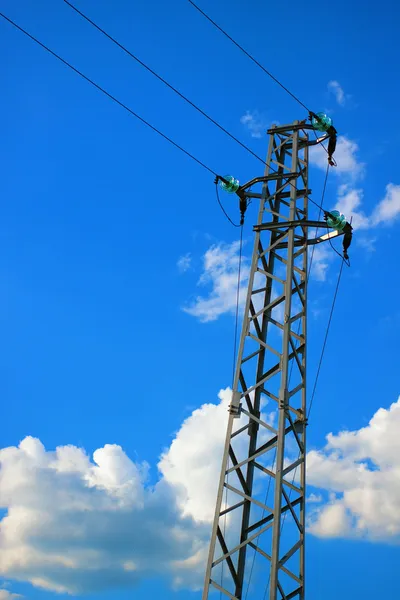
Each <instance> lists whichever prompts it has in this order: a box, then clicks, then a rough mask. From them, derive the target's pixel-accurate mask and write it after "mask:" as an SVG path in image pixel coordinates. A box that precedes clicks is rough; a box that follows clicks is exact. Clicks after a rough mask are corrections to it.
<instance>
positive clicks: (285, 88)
mask: <svg viewBox="0 0 400 600" xmlns="http://www.w3.org/2000/svg"><path fill="white" fill-rule="evenodd" d="M189 2H190V4H191V5H192V6H194V8H196V9H197V10H198V11H199V13H201V14H202V15H203V16H204V17H205V18H206V19H207V20H208V21H210V23H212V24H213V25H214V27H216V28H217V29H218V30H219V31H220V32H221V33H223V34H224V36H225V37H227V38H228V40H230V41H231V42H232V43H233V44H235V46H236V47H237V48H239V50H241V51H242V52H243V53H244V54H245V55H246V56H247V57H248V58H250V60H252V61H253V63H255V64H256V65H257V66H258V67H259V68H260V69H261V70H262V71H264V73H266V74H267V75H268V76H269V77H271V79H273V80H274V81H275V83H277V84H278V85H280V87H281V88H282V89H283V90H285V92H287V93H288V94H289V95H290V96H291V97H292V98H293V99H294V100H296V102H298V103H299V104H300V105H301V106H302V107H303V108H305V109H306V111H308V112H311V111H310V109H309V108H308V107H307V106H306V105H305V104H303V102H302V101H301V100H299V98H297V96H295V95H294V94H292V92H291V91H290V90H288V88H287V87H285V86H284V85H283V83H281V82H280V81H279V79H277V78H276V77H274V75H272V73H271V72H270V71H268V70H267V69H266V68H265V67H264V66H263V65H262V64H261V63H260V62H259V61H258V60H257V59H256V58H254V56H252V55H251V54H250V53H249V52H247V50H245V49H244V48H243V46H241V45H240V44H238V42H236V40H234V39H233V37H231V36H230V35H229V33H227V32H226V31H225V30H224V29H222V27H220V26H219V25H218V24H217V23H216V22H215V21H213V20H212V19H211V17H209V16H208V15H207V14H206V13H205V12H204V11H203V10H202V9H201V8H200V7H199V6H197V4H195V3H194V2H193V1H192V0H189Z"/></svg>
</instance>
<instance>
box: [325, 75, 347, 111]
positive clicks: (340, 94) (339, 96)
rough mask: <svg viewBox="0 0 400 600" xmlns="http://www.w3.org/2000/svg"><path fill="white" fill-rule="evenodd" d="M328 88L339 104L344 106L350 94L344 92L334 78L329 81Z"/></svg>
mask: <svg viewBox="0 0 400 600" xmlns="http://www.w3.org/2000/svg"><path fill="white" fill-rule="evenodd" d="M328 90H329V91H330V92H331V93H332V94H333V95H334V96H335V98H336V102H337V103H338V104H339V106H344V105H345V104H346V102H347V100H349V99H350V96H348V95H347V94H345V93H344V90H343V88H342V86H341V85H340V83H339V82H338V81H336V80H332V81H329V83H328Z"/></svg>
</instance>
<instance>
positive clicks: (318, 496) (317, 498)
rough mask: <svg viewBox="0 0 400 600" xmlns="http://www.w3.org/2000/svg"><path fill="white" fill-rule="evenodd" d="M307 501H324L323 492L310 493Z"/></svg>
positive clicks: (313, 502)
mask: <svg viewBox="0 0 400 600" xmlns="http://www.w3.org/2000/svg"><path fill="white" fill-rule="evenodd" d="M307 502H308V503H309V504H319V503H320V502H322V496H321V494H310V495H309V496H308V498H307Z"/></svg>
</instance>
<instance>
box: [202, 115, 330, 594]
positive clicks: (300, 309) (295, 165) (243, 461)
mask: <svg viewBox="0 0 400 600" xmlns="http://www.w3.org/2000/svg"><path fill="white" fill-rule="evenodd" d="M307 129H311V126H309V125H304V123H298V122H295V123H294V124H291V125H288V126H279V127H274V128H273V129H271V130H270V131H268V133H269V136H270V137H269V148H268V156H267V161H266V169H265V174H264V176H263V177H259V178H257V179H254V180H252V181H251V182H249V183H248V184H246V185H245V186H242V187H241V188H240V189H239V191H238V192H237V193H238V194H239V195H240V196H241V197H242V199H243V197H246V198H252V199H259V202H260V206H259V212H258V219H257V225H256V226H255V227H254V231H255V240H254V249H253V255H252V261H251V267H250V274H249V283H248V291H247V299H246V304H245V309H244V320H243V328H242V334H241V339H240V345H239V352H238V358H237V364H236V373H235V380H234V389H233V395H232V402H231V405H230V410H229V419H228V428H227V434H226V441H225V447H224V452H223V458H222V469H221V477H220V482H219V487H218V494H217V503H216V512H215V517H214V523H213V529H212V535H211V543H210V550H209V557H208V563H207V568H206V577H205V586H204V591H203V600H208V598H209V596H212V595H213V594H212V593H211V592H212V590H213V589H216V590H219V591H220V592H221V593H222V594H223V595H224V597H225V596H226V597H228V598H231V599H232V600H246V599H247V598H249V600H250V599H253V598H257V599H258V598H259V599H260V600H264V599H266V598H269V600H291V599H292V598H299V599H300V600H304V593H305V592H304V590H305V587H304V537H305V456H306V424H307V419H306V417H307V410H306V408H307V407H306V341H307V250H308V247H309V245H311V244H315V243H319V242H320V241H324V240H325V239H327V237H328V235H330V236H331V237H333V235H335V234H333V235H331V234H328V235H324V236H322V237H321V238H318V239H315V238H314V239H312V240H311V239H309V238H308V229H309V227H316V226H318V227H325V228H326V227H327V225H326V223H325V222H317V221H309V220H308V196H309V195H310V193H311V190H309V189H308V146H309V141H308V135H307V133H306V130H307ZM272 171H273V172H272ZM258 183H261V185H262V187H261V189H260V193H255V192H253V191H252V192H250V191H248V190H250V188H253V186H255V185H256V184H258ZM335 233H336V232H335ZM266 402H268V409H267V410H268V412H269V413H270V412H271V411H274V412H275V418H274V419H273V420H271V419H268V418H267V417H265V416H264V415H263V412H262V410H263V407H264V406H265V403H266ZM284 524H285V526H284V528H283V525H284ZM263 563H264V564H263ZM268 578H269V579H268ZM250 580H251V581H250ZM255 582H256V586H255ZM255 587H256V589H255Z"/></svg>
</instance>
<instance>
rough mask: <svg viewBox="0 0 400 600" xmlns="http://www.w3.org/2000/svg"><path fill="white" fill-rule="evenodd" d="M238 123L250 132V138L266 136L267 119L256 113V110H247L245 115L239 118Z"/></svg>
mask: <svg viewBox="0 0 400 600" xmlns="http://www.w3.org/2000/svg"><path fill="white" fill-rule="evenodd" d="M240 122H241V124H242V125H244V126H245V127H246V128H247V129H248V130H249V132H250V135H251V137H253V138H261V137H263V136H264V135H265V134H266V130H267V129H268V121H267V119H266V118H265V117H264V116H263V115H262V114H261V113H259V112H258V110H251V111H250V110H247V111H246V113H245V114H244V115H243V116H242V117H240Z"/></svg>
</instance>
